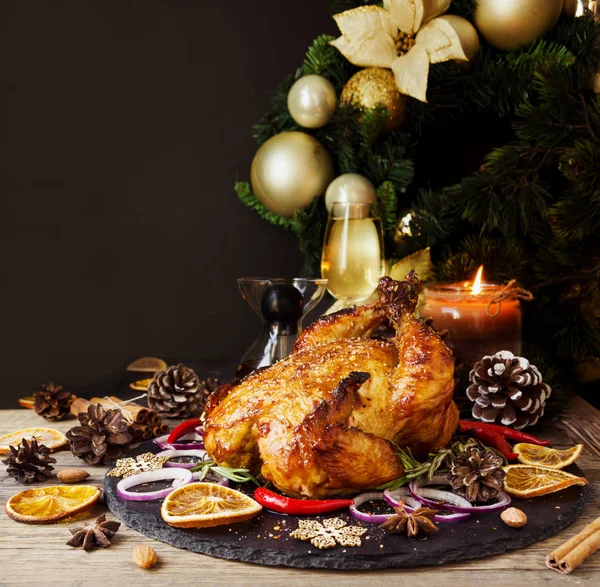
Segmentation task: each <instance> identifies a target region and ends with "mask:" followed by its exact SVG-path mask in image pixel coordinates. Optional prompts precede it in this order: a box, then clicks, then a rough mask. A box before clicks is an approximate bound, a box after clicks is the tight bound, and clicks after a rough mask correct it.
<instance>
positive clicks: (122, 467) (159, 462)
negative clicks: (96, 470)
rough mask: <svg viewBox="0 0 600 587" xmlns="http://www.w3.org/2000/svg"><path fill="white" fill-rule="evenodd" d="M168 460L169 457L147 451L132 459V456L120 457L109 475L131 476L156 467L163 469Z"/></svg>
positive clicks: (153, 469)
mask: <svg viewBox="0 0 600 587" xmlns="http://www.w3.org/2000/svg"><path fill="white" fill-rule="evenodd" d="M168 460H169V457H158V456H156V455H155V454H154V453H151V452H145V453H144V454H141V455H138V457H137V459H132V458H131V457H127V458H125V459H119V460H118V461H117V462H116V464H115V467H114V469H111V470H110V471H109V472H108V476H109V477H131V475H135V474H137V473H143V472H144V471H155V470H156V469H162V468H163V465H164V464H165V463H166V462H167V461H168Z"/></svg>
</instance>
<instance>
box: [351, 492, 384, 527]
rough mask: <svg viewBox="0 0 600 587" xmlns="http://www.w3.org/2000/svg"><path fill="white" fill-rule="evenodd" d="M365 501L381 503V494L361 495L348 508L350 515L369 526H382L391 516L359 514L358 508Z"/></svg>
mask: <svg viewBox="0 0 600 587" xmlns="http://www.w3.org/2000/svg"><path fill="white" fill-rule="evenodd" d="M367 501H383V493H361V494H360V495H357V496H356V497H355V498H354V503H353V504H352V505H351V506H350V513H351V514H352V516H353V517H355V518H356V519H357V520H360V521H361V522H368V523H369V524H383V523H384V522H385V521H386V520H388V519H389V518H390V516H391V515H392V514H367V513H365V512H361V511H360V510H359V509H358V507H359V506H361V505H362V504H363V503H365V502H367Z"/></svg>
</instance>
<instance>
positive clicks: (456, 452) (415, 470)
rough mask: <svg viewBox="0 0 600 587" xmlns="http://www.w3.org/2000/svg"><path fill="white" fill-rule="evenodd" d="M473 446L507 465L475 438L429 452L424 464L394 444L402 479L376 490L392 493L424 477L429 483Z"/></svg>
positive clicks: (399, 478)
mask: <svg viewBox="0 0 600 587" xmlns="http://www.w3.org/2000/svg"><path fill="white" fill-rule="evenodd" d="M392 444H394V443H392ZM473 446H475V447H477V448H480V449H483V450H493V451H494V452H496V453H497V454H498V455H500V457H502V459H503V461H504V464H505V465H506V464H507V463H508V461H506V459H505V458H504V456H503V455H502V453H500V452H499V451H497V450H496V449H494V448H492V447H489V446H486V445H484V444H482V443H481V442H480V441H479V440H477V439H476V438H468V439H466V440H464V441H463V440H457V441H456V442H454V443H453V444H452V445H451V446H450V448H441V449H440V450H438V451H437V452H433V453H432V452H430V453H429V459H428V460H427V462H425V463H420V462H419V461H417V459H415V457H414V456H413V454H412V452H411V450H410V448H406V449H401V448H400V447H399V446H397V445H396V444H394V447H395V448H396V454H397V456H398V458H399V459H400V462H401V463H402V467H403V468H404V475H403V476H402V477H398V479H393V480H392V481H388V482H387V483H385V484H384V485H380V486H379V487H377V489H379V490H381V491H382V490H384V489H389V490H391V491H394V490H395V489H398V488H399V487H402V486H403V485H406V484H408V483H410V482H411V481H412V480H413V479H420V478H421V477H425V478H426V479H427V481H428V482H431V480H432V479H433V476H434V475H435V473H436V471H437V470H438V469H440V468H441V467H442V466H443V465H444V463H446V462H447V461H450V460H451V459H452V458H454V457H464V456H465V454H466V452H467V449H468V448H471V447H473Z"/></svg>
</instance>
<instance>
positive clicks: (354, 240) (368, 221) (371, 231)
mask: <svg viewBox="0 0 600 587" xmlns="http://www.w3.org/2000/svg"><path fill="white" fill-rule="evenodd" d="M384 267H385V257H384V247H383V228H382V224H381V218H380V216H379V212H378V210H377V205H376V204H375V203H373V202H334V203H333V205H332V207H331V212H330V213H329V218H328V220H327V228H326V229H325V241H324V244H323V255H322V257H321V276H322V277H323V278H324V279H327V290H328V291H329V293H330V294H331V295H333V296H334V297H335V298H336V299H337V300H338V303H336V307H337V308H339V307H340V306H341V307H342V308H347V307H349V306H353V305H355V304H357V303H359V302H362V301H364V300H366V299H368V298H369V297H370V296H371V295H372V294H373V292H374V291H375V289H376V288H377V284H378V283H379V279H380V278H381V277H382V276H383V274H384Z"/></svg>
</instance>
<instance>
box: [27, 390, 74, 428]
mask: <svg viewBox="0 0 600 587" xmlns="http://www.w3.org/2000/svg"><path fill="white" fill-rule="evenodd" d="M74 399H75V396H74V395H72V394H71V393H69V392H68V391H65V390H64V389H63V388H62V385H55V384H54V383H52V381H50V383H44V384H43V385H42V389H41V390H40V391H36V392H35V393H34V394H33V409H34V410H35V413H36V414H38V415H39V416H43V417H44V418H46V420H49V421H50V422H54V421H56V420H62V419H63V418H64V417H65V416H66V415H68V414H69V410H70V408H71V404H72V403H73V400H74Z"/></svg>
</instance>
